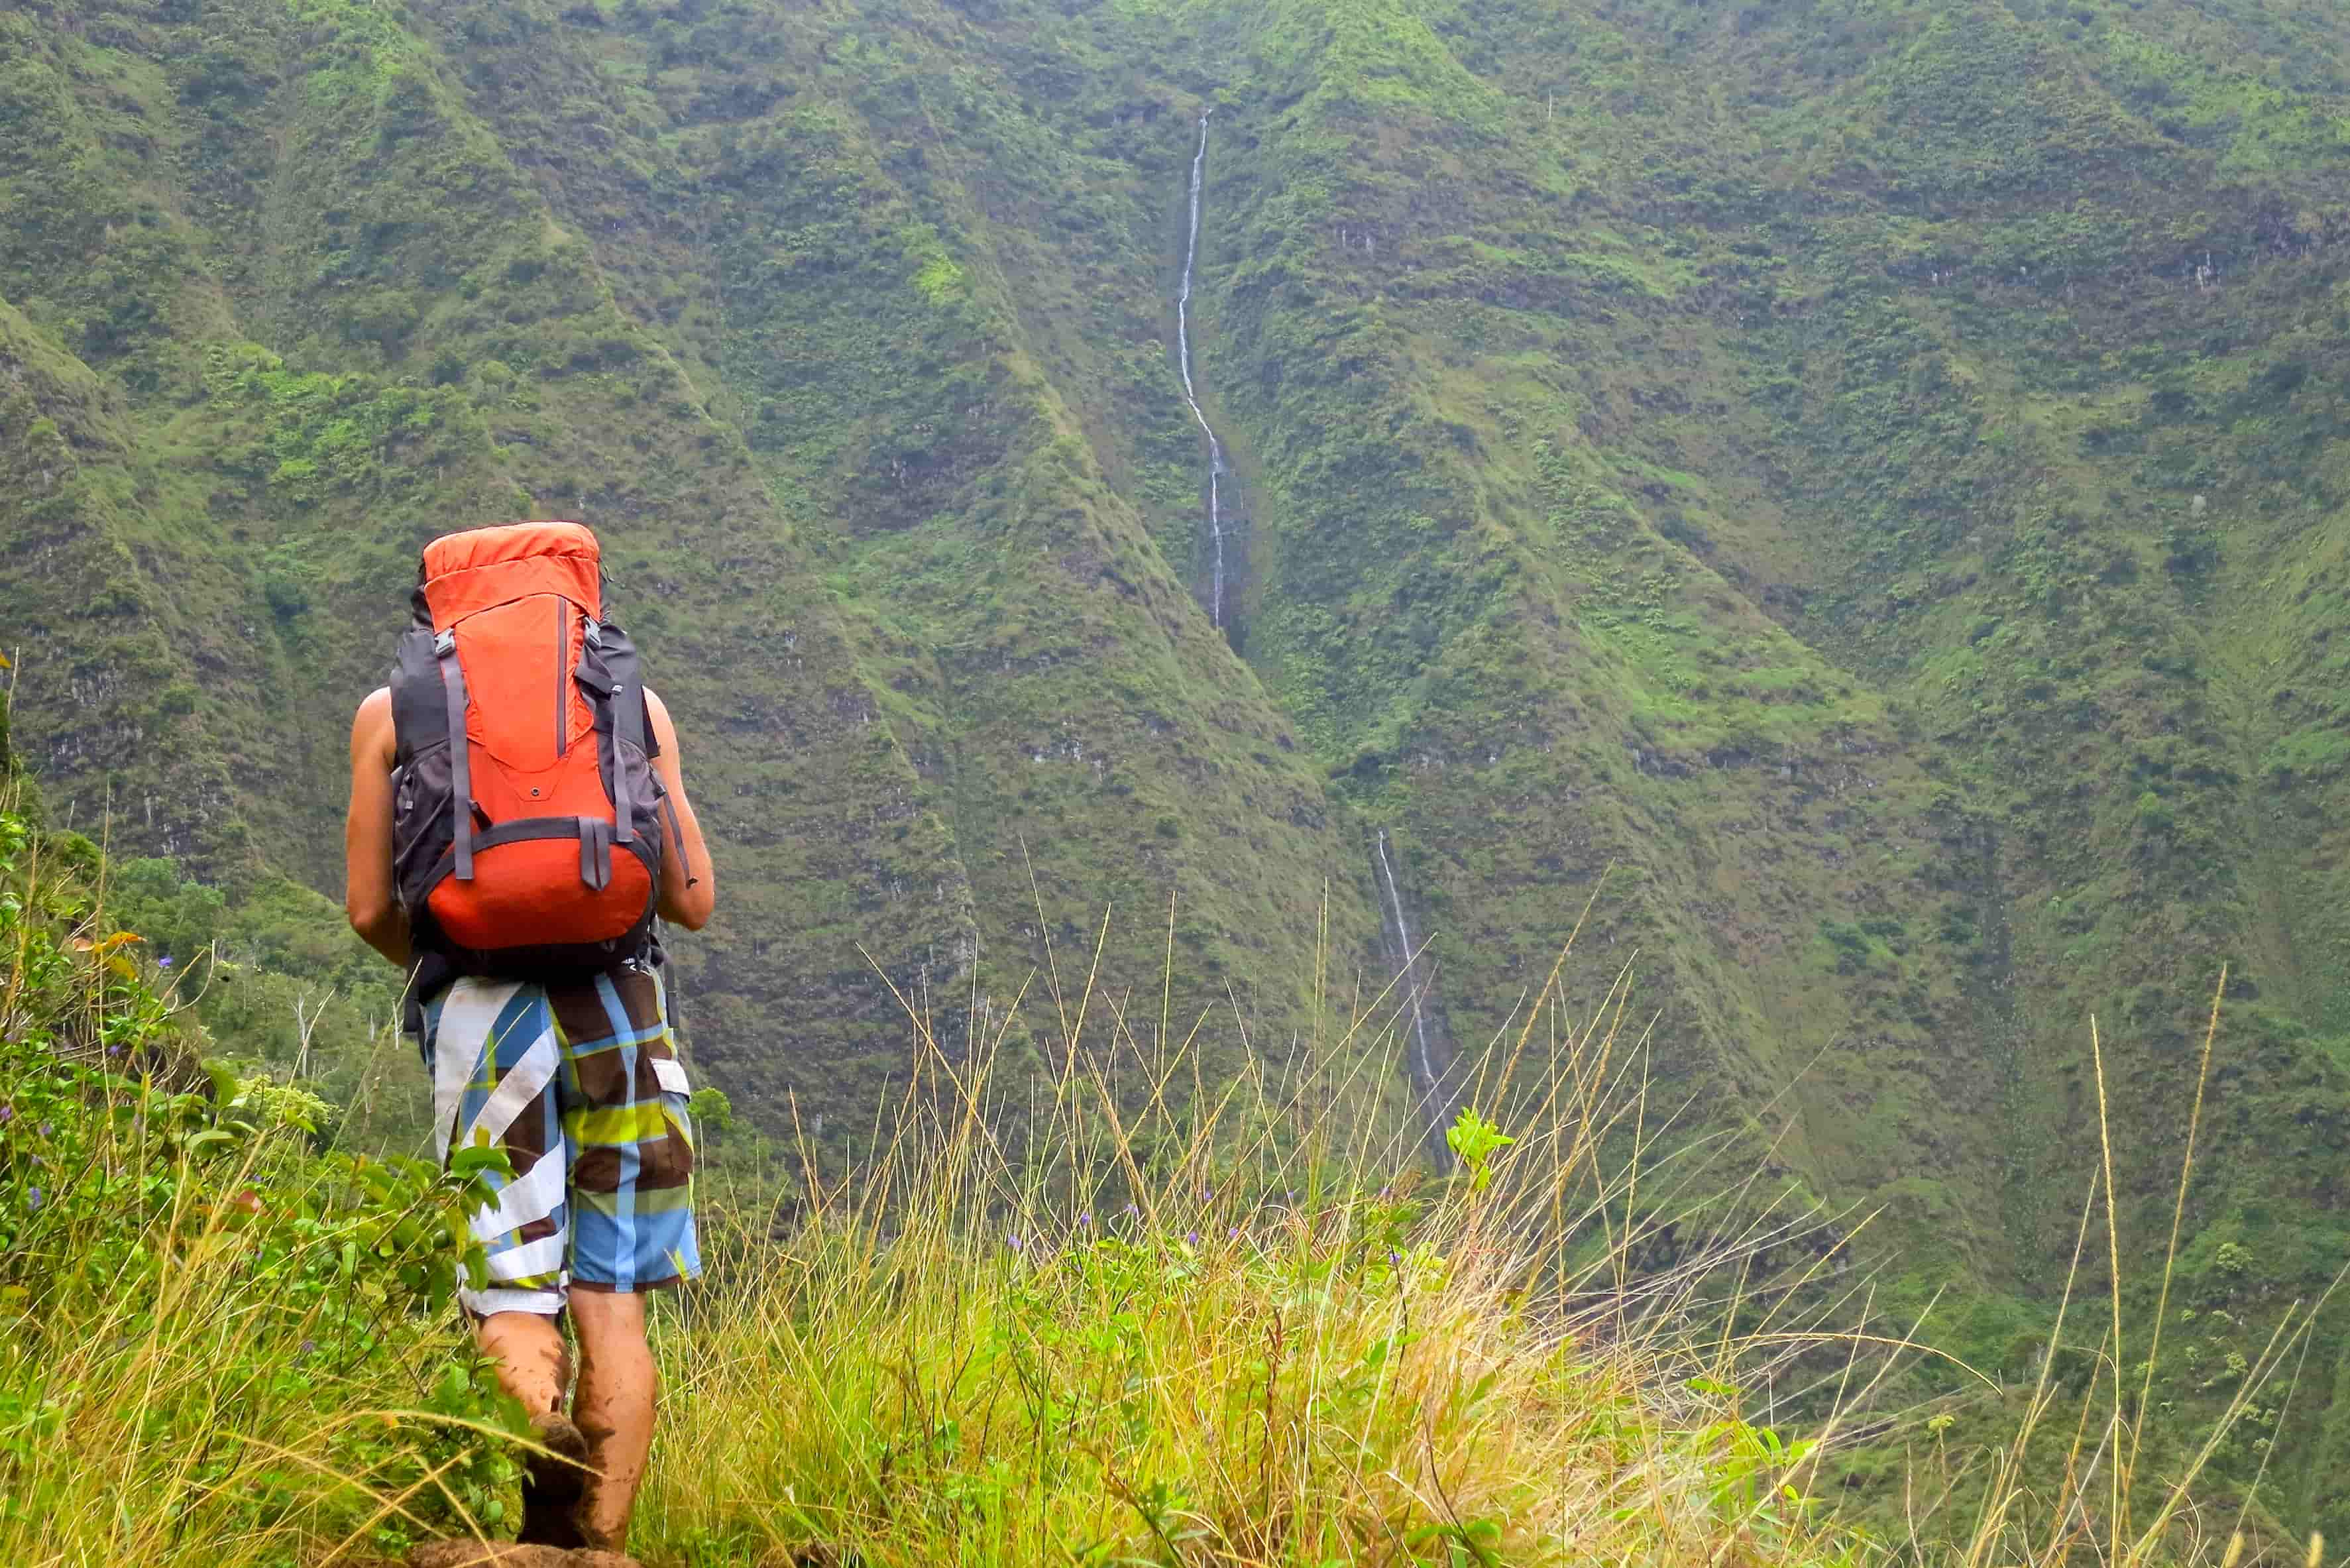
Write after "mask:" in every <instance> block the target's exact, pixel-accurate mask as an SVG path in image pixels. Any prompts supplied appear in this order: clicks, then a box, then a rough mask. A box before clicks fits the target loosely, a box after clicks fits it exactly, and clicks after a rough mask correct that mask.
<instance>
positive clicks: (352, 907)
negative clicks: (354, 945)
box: [343, 898, 400, 947]
mask: <svg viewBox="0 0 2350 1568" xmlns="http://www.w3.org/2000/svg"><path fill="white" fill-rule="evenodd" d="M399 914H400V911H399V910H398V909H394V908H393V907H392V904H391V901H390V899H388V898H345V899H344V900H343V915H344V918H345V919H348V920H349V921H350V923H351V929H352V930H354V931H357V932H358V933H359V939H360V940H362V941H364V942H366V943H367V944H368V945H369V947H378V946H380V945H381V942H380V939H381V938H382V937H383V936H385V935H386V934H388V933H389V932H390V929H391V926H392V922H393V921H394V920H395V919H398V917H399Z"/></svg>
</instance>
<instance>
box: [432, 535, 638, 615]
mask: <svg viewBox="0 0 2350 1568" xmlns="http://www.w3.org/2000/svg"><path fill="white" fill-rule="evenodd" d="M600 562H601V556H600V555H599V553H598V550H597V547H596V535H594V534H593V533H591V532H590V531H589V530H588V527H587V524H585V523H509V524H505V525H504V526H503V527H498V528H471V529H468V530H466V531H465V532H464V533H463V534H449V535H442V537H441V538H438V539H435V540H433V541H432V543H431V544H430V545H425V546H424V569H423V573H422V581H421V583H420V584H419V585H418V592H419V593H421V595H422V596H423V599H424V604H425V607H427V608H428V609H429V610H430V611H431V612H432V629H433V630H435V631H446V630H448V629H449V628H451V627H452V626H454V625H456V624H457V623H458V622H459V621H461V620H463V619H464V618H466V617H467V616H469V615H472V614H473V613H474V612H475V611H476V610H485V609H488V608H489V607H492V606H493V605H502V604H509V603H512V602H513V601H514V600H515V599H519V598H527V597H530V596H532V595H534V594H560V595H562V596H563V597H565V598H567V599H569V600H570V601H571V602H572V603H573V604H576V605H577V606H578V607H580V608H581V609H583V610H585V611H587V613H588V614H589V615H591V616H597V617H599V618H600V617H601V616H602V614H603V591H602V580H603V574H602V569H601V566H600Z"/></svg>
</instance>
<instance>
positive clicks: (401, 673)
mask: <svg viewBox="0 0 2350 1568" xmlns="http://www.w3.org/2000/svg"><path fill="white" fill-rule="evenodd" d="M390 687H391V732H392V763H393V765H394V766H396V767H406V766H407V765H408V764H409V763H410V762H411V761H412V760H414V758H415V756H416V753H419V752H421V751H424V750H426V749H427V748H429V747H432V746H434V745H437V744H439V743H440V742H442V741H445V740H447V739H448V738H449V707H448V702H447V701H446V699H445V698H443V697H442V692H441V670H440V666H439V661H438V660H437V659H434V658H433V655H432V628H430V627H425V628H421V629H411V630H409V631H404V632H402V633H400V641H399V643H398V645H397V646H396V647H395V649H394V650H393V654H392V662H391V680H390Z"/></svg>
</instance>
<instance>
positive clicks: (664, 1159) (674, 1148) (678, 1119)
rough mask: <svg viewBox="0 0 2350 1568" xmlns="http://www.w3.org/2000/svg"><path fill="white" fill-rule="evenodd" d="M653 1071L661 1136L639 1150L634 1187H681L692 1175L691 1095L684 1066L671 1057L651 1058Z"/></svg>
mask: <svg viewBox="0 0 2350 1568" xmlns="http://www.w3.org/2000/svg"><path fill="white" fill-rule="evenodd" d="M652 1069H653V1082H654V1083H655V1084H656V1085H659V1086H660V1112H661V1122H662V1124H663V1126H662V1132H663V1135H664V1136H662V1137H660V1138H657V1139H653V1140H650V1141H648V1142H647V1143H645V1144H643V1145H641V1146H640V1147H639V1151H638V1152H639V1157H640V1158H641V1159H642V1162H643V1168H642V1173H641V1174H640V1175H639V1177H638V1179H637V1185H638V1186H639V1187H643V1188H662V1187H682V1186H684V1185H685V1184H686V1182H687V1181H688V1180H689V1179H691V1177H692V1175H693V1117H692V1116H691V1114H690V1113H689V1112H688V1110H687V1108H686V1107H687V1105H688V1103H689V1102H690V1101H691V1099H692V1096H693V1091H692V1088H691V1085H690V1083H689V1082H688V1080H687V1078H686V1075H685V1064H683V1063H681V1062H680V1061H678V1060H677V1058H675V1057H674V1056H656V1057H654V1058H653V1059H652Z"/></svg>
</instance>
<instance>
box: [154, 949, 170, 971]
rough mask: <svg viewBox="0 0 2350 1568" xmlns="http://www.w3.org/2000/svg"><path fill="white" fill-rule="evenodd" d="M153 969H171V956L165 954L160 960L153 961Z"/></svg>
mask: <svg viewBox="0 0 2350 1568" xmlns="http://www.w3.org/2000/svg"><path fill="white" fill-rule="evenodd" d="M155 967H156V968H157V969H169V968H171V967H172V955H171V954H170V953H165V954H164V955H163V956H162V957H161V958H159V959H157V960H156V961H155Z"/></svg>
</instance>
